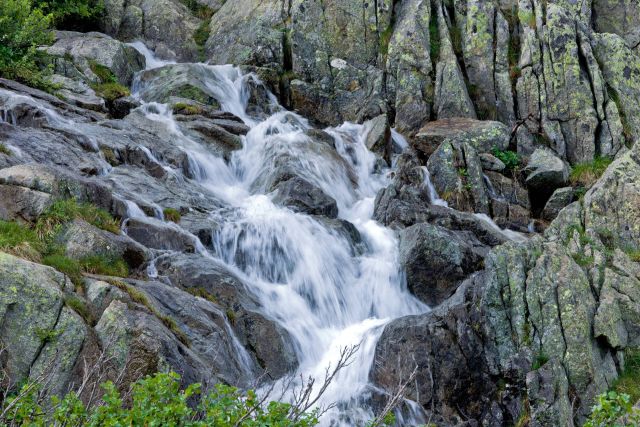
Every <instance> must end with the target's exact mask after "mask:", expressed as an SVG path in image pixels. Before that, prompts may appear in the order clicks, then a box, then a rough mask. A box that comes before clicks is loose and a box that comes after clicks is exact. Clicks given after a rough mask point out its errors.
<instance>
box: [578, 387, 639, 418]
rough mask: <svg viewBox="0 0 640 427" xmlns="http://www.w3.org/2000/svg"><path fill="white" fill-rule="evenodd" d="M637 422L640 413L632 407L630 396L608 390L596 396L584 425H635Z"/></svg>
mask: <svg viewBox="0 0 640 427" xmlns="http://www.w3.org/2000/svg"><path fill="white" fill-rule="evenodd" d="M639 423H640V413H639V412H638V410H636V409H634V408H633V402H631V397H630V396H629V395H628V394H624V393H616V392H615V391H610V392H607V393H603V394H601V395H600V396H598V401H597V403H596V404H595V405H594V406H593V408H592V409H591V415H590V416H589V419H588V420H587V422H586V423H585V424H584V427H611V426H614V427H616V426H620V427H622V426H627V425H629V426H632V425H633V426H636V425H638V424H639Z"/></svg>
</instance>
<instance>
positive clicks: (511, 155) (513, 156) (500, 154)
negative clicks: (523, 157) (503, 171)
mask: <svg viewBox="0 0 640 427" xmlns="http://www.w3.org/2000/svg"><path fill="white" fill-rule="evenodd" d="M491 154H493V155H494V156H495V157H496V158H498V159H499V160H500V161H501V162H502V163H504V165H505V166H506V167H507V169H509V170H515V169H518V167H519V166H520V156H519V155H518V153H516V152H515V151H511V150H500V149H499V148H498V147H493V149H492V150H491Z"/></svg>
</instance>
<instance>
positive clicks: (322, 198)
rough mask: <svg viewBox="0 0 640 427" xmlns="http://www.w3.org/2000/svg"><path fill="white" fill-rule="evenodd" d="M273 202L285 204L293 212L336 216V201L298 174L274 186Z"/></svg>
mask: <svg viewBox="0 0 640 427" xmlns="http://www.w3.org/2000/svg"><path fill="white" fill-rule="evenodd" d="M273 191H275V192H276V193H275V196H274V197H273V202H274V203H276V204H279V205H282V206H287V207H288V208H290V209H292V210H293V211H295V212H304V213H307V214H310V215H323V216H326V217H329V218H336V217H337V216H338V205H337V203H336V201H335V200H334V199H333V198H331V197H329V196H327V195H326V194H325V193H324V192H323V191H322V190H321V189H320V188H318V187H316V186H315V185H313V184H311V183H310V182H309V181H307V180H305V179H303V178H300V177H298V176H296V177H293V178H291V179H288V180H286V181H281V182H280V183H278V184H277V185H276V186H275V187H274V188H273Z"/></svg>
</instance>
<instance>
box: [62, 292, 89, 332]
mask: <svg viewBox="0 0 640 427" xmlns="http://www.w3.org/2000/svg"><path fill="white" fill-rule="evenodd" d="M64 303H65V304H66V306H67V307H69V308H70V309H72V310H73V311H75V312H76V313H78V314H79V315H80V317H82V318H83V319H84V321H85V322H87V323H88V324H89V325H91V326H95V324H96V318H95V316H94V314H93V312H92V311H91V308H89V306H88V305H87V303H86V302H85V300H83V299H82V298H80V297H78V296H76V295H67V296H65V298H64Z"/></svg>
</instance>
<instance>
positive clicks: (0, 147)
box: [0, 142, 13, 156]
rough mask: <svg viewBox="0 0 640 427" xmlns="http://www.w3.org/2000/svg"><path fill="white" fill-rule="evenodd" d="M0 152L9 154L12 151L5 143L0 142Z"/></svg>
mask: <svg viewBox="0 0 640 427" xmlns="http://www.w3.org/2000/svg"><path fill="white" fill-rule="evenodd" d="M0 154H6V155H7V156H11V155H12V154H13V153H12V152H11V150H9V148H7V146H6V145H4V144H3V143H1V142H0Z"/></svg>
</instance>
